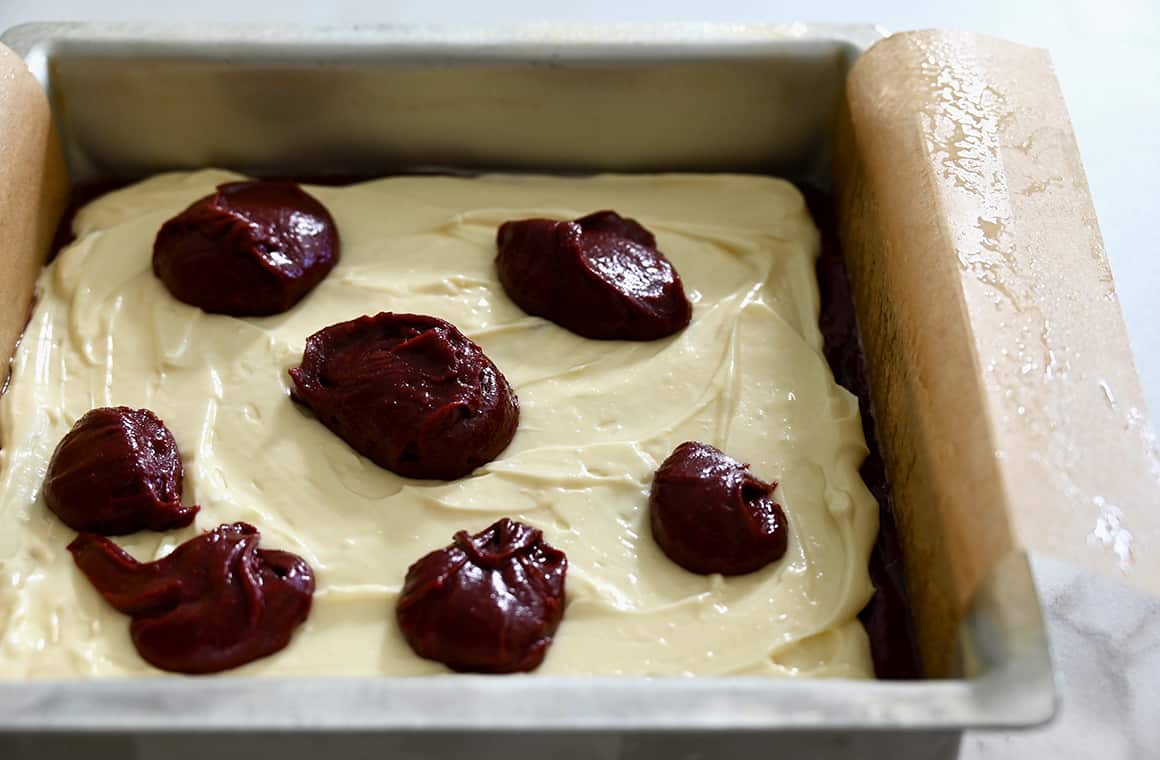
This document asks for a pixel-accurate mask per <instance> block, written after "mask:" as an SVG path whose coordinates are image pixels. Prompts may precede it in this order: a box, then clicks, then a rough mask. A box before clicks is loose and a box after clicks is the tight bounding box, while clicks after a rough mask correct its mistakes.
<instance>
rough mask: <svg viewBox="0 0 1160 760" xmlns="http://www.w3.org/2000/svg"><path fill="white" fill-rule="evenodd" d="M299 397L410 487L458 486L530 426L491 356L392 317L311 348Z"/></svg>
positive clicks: (297, 384)
mask: <svg viewBox="0 0 1160 760" xmlns="http://www.w3.org/2000/svg"><path fill="white" fill-rule="evenodd" d="M290 377H291V378H292V379H293V380H294V398H295V399H297V400H298V401H301V402H302V403H304V404H306V405H307V406H309V407H310V408H311V409H313V410H314V413H315V414H316V415H318V419H319V420H321V421H322V423H323V424H324V425H326V426H327V427H328V428H330V429H331V430H333V431H334V432H335V434H337V435H338V437H339V438H341V439H342V440H344V441H346V442H347V443H349V444H350V445H351V447H352V448H354V449H355V451H358V452H359V453H360V454H362V455H363V456H366V457H367V458H369V459H370V460H371V461H373V462H375V463H376V464H378V465H379V466H381V467H385V468H387V469H388V470H391V471H392V472H396V473H398V474H399V475H403V476H405V477H409V478H432V479H441V480H454V479H455V478H460V477H463V476H464V475H467V474H468V473H470V472H471V471H472V470H474V469H475V468H476V467H479V466H480V465H482V464H485V463H487V462H490V461H491V460H492V459H495V457H496V456H498V455H499V453H500V452H501V451H503V450H504V449H505V448H506V447H507V445H508V444H509V443H510V442H511V440H512V436H514V435H515V432H516V425H517V423H518V422H519V418H520V409H519V403H518V402H517V400H516V395H515V393H514V392H513V391H512V389H511V386H510V385H508V382H507V379H506V378H505V377H504V376H503V374H502V373H501V372H500V371H499V370H498V369H496V366H495V365H494V364H492V362H491V359H488V358H487V356H486V355H485V354H484V353H483V349H481V348H480V347H479V346H477V345H476V344H475V343H473V342H471V340H469V339H468V338H467V336H466V335H464V334H463V333H461V332H459V330H458V329H456V327H455V325H452V324H451V323H449V322H445V321H444V320H442V319H439V318H438V317H428V316H423V315H420V314H391V313H383V314H378V315H376V316H373V317H359V318H358V319H353V320H351V321H349V322H340V323H338V324H336V325H331V326H330V327H327V328H325V329H322V330H320V331H318V332H316V333H315V334H314V335H311V336H310V337H309V338H308V339H307V340H306V351H305V353H304V354H303V355H302V365H301V366H299V367H295V368H294V369H292V370H290Z"/></svg>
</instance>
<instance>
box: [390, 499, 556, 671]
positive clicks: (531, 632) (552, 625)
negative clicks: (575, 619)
mask: <svg viewBox="0 0 1160 760" xmlns="http://www.w3.org/2000/svg"><path fill="white" fill-rule="evenodd" d="M567 571H568V558H567V557H566V556H564V552H562V551H560V550H558V549H555V548H553V547H552V546H550V545H549V544H547V543H545V542H544V539H543V534H542V533H541V532H540V531H539V530H537V529H535V528H533V527H531V526H529V525H525V524H523V523H519V522H515V521H513V520H509V519H508V518H506V517H505V518H503V519H501V520H499V521H497V522H496V523H494V524H492V525H491V526H490V527H488V528H486V529H484V530H482V531H480V532H479V533H476V534H475V535H470V534H468V532H467V531H465V530H461V531H459V532H458V533H456V534H455V539H454V542H453V543H452V544H451V545H450V546H448V547H446V548H445V549H439V550H437V551H433V552H431V553H430V554H428V555H427V556H425V557H423V558H422V559H420V560H419V561H418V562H416V563H415V564H413V565H411V567H410V568H409V569H408V570H407V578H406V581H405V582H404V584H403V591H402V593H401V594H400V595H399V602H398V606H397V607H396V608H395V613H396V617H397V619H398V622H399V628H400V629H401V630H402V632H403V636H404V637H405V638H406V639H407V643H408V644H410V645H411V648H412V649H413V650H415V654H417V655H419V656H420V657H425V658H427V659H429V660H436V661H438V662H442V663H443V664H445V665H447V666H448V667H449V668H451V669H452V670H458V671H467V672H476V673H514V672H519V671H530V670H535V669H536V668H537V667H539V665H540V663H541V662H542V661H543V659H544V655H545V654H547V652H548V646H549V645H550V644H551V643H552V636H553V634H555V632H556V628H557V627H558V626H559V625H560V619H561V618H562V617H563V616H564V576H565V575H566V574H567Z"/></svg>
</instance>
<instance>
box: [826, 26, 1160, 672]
mask: <svg viewBox="0 0 1160 760" xmlns="http://www.w3.org/2000/svg"><path fill="white" fill-rule="evenodd" d="M844 108H845V111H844V114H843V117H842V120H841V123H840V126H839V130H838V141H837V148H836V157H835V180H836V185H837V188H838V192H839V195H840V208H841V212H842V221H841V227H842V230H841V232H842V237H843V240H844V243H845V249H846V256H847V259H848V262H849V266H850V271H851V279H852V284H853V289H854V292H855V302H856V308H857V313H858V318H859V322H860V327H861V331H862V337H863V341H864V344H865V349H866V354H867V362H868V365H869V370H870V388H871V393H872V396H873V404H874V407H875V416H876V419H877V423H878V426H879V430H880V433H881V439H882V446H883V449H884V451H883V454H884V457H885V459H886V462H887V466H888V468H889V472H890V475H891V478H892V481H893V488H894V496H895V503H896V505H897V506H896V508H897V511H898V521H899V525H900V532H901V536H902V541H903V548H904V550H905V551H904V555H905V557H906V570H907V576H908V583H909V586H910V590H911V594H912V599H913V602H914V605H915V613H916V617H917V622H918V627H919V634H920V639H921V642H922V645H923V650H924V659H925V661H926V666H927V671H928V674H930V675H932V676H938V675H943V674H946V673H947V672H948V669H949V667H950V657H951V651H952V641H953V636H954V635H955V631H956V630H957V628H958V625H959V623H960V622H961V620H962V618H963V615H964V611H965V610H966V608H967V606H968V605H969V603H970V599H971V596H972V594H973V593H974V591H975V589H976V587H977V586H978V584H979V583H980V581H981V580H982V579H983V578H984V577H985V576H986V575H987V573H988V572H989V570H990V569H991V568H992V567H994V566H995V564H996V562H998V561H999V560H1000V559H1001V558H1002V557H1003V556H1004V555H1006V554H1008V553H1009V552H1011V551H1013V550H1016V549H1017V548H1020V547H1022V548H1025V549H1028V550H1030V551H1032V552H1041V553H1043V554H1047V555H1051V556H1053V557H1057V558H1060V559H1063V560H1067V561H1071V562H1074V563H1076V564H1079V565H1082V566H1084V567H1087V568H1090V569H1092V570H1095V571H1098V572H1101V573H1105V574H1109V575H1112V576H1114V577H1118V578H1122V579H1124V580H1126V581H1127V582H1129V583H1131V584H1133V585H1135V586H1137V587H1139V588H1142V589H1144V590H1147V591H1151V592H1155V591H1157V589H1160V556H1158V555H1157V548H1158V542H1160V513H1158V511H1157V495H1158V488H1157V482H1158V480H1157V479H1158V475H1160V464H1158V461H1157V456H1156V449H1155V442H1154V438H1153V434H1152V428H1151V425H1150V423H1149V421H1148V418H1147V414H1146V411H1145V408H1144V400H1143V396H1142V393H1141V388H1140V383H1139V380H1138V378H1137V376H1136V371H1135V367H1134V366H1133V363H1132V357H1131V353H1130V351H1129V346H1128V339H1127V336H1126V333H1125V330H1124V324H1123V320H1122V317H1121V314H1120V308H1119V304H1118V302H1117V300H1116V294H1115V290H1114V287H1113V283H1112V276H1111V273H1110V271H1109V269H1108V262H1107V259H1106V258H1105V256H1104V248H1103V242H1102V240H1101V238H1100V233H1099V229H1098V227H1097V224H1096V219H1095V212H1094V210H1093V208H1092V203H1091V199H1090V197H1089V194H1088V187H1087V181H1086V179H1085V176H1084V172H1083V167H1082V165H1081V164H1080V159H1079V154H1078V151H1077V149H1076V144H1075V138H1074V136H1073V134H1072V131H1071V125H1070V123H1069V120H1068V116H1067V111H1066V108H1065V106H1064V103H1063V98H1062V95H1061V93H1060V90H1059V86H1058V84H1057V82H1056V80H1055V77H1054V75H1053V73H1052V69H1051V64H1050V60H1049V58H1048V55H1047V54H1046V53H1045V52H1044V51H1041V50H1033V49H1029V48H1025V47H1021V46H1019V45H1014V44H1011V43H1008V42H1003V41H1000V40H995V39H990V38H987V37H983V36H979V35H970V34H959V33H952V32H944V31H923V32H908V33H904V34H897V35H894V36H893V37H890V38H888V39H886V40H883V41H882V42H880V43H878V44H876V45H875V46H874V47H872V48H871V49H870V50H869V51H868V52H867V53H866V54H865V55H864V56H863V57H862V58H861V59H860V60H859V61H858V62H857V64H856V65H855V66H854V67H853V70H852V71H851V74H850V77H849V80H848V82H847V88H846V98H845V103H844Z"/></svg>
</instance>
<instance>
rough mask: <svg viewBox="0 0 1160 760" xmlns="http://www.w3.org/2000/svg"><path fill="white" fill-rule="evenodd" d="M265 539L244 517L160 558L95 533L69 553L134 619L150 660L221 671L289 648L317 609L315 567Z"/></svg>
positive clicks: (136, 637)
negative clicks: (313, 604)
mask: <svg viewBox="0 0 1160 760" xmlns="http://www.w3.org/2000/svg"><path fill="white" fill-rule="evenodd" d="M260 539H261V536H260V534H259V533H258V530H257V528H254V527H253V526H252V525H247V524H246V523H240V522H239V523H234V524H233V525H221V526H219V527H217V528H216V529H214V530H212V531H210V532H209V533H203V534H202V535H200V536H198V537H197V538H194V539H191V540H189V541H186V542H185V543H184V544H182V545H181V546H179V547H177V548H176V549H175V550H174V551H173V553H172V554H170V555H169V556H167V557H165V558H163V559H159V560H157V561H156V562H146V563H141V562H138V561H137V560H135V559H133V558H132V557H130V556H129V555H128V554H126V553H125V552H124V551H122V550H121V549H120V548H119V547H118V546H117V545H116V544H114V543H113V542H112V541H110V540H108V539H106V538H101V537H100V536H96V535H93V534H92V533H82V534H81V535H79V536H77V538H76V540H75V541H73V542H72V543H71V544H69V547H68V549H69V551H70V552H72V554H73V559H74V560H75V561H76V563H77V567H79V568H80V570H81V572H82V573H84V574H85V576H86V577H87V578H88V579H89V582H91V583H92V584H93V586H95V587H96V589H97V591H98V592H100V594H101V596H103V597H104V598H105V601H107V602H108V603H109V604H111V605H113V606H114V607H116V608H117V609H118V610H119V611H121V612H123V613H125V614H126V615H131V616H132V617H133V622H132V624H131V625H130V626H129V634H130V635H131V636H132V638H133V644H134V645H135V646H136V647H137V651H138V652H140V653H141V657H143V658H144V659H145V660H146V661H147V662H149V663H150V664H152V665H154V666H156V667H158V668H161V669H162V670H170V671H173V672H176V673H215V672H217V671H220V670H228V669H229V668H236V667H238V666H239V665H244V664H246V663H247V662H251V661H252V660H257V659H259V658H261V657H266V656H267V655H270V654H273V653H274V652H277V651H278V650H280V649H282V648H283V647H285V646H286V645H287V644H288V643H290V636H291V634H292V633H293V632H294V629H295V628H296V627H297V626H298V625H299V624H301V623H302V621H304V620H306V616H307V615H308V614H309V613H310V601H311V597H312V596H313V594H314V572H313V571H312V570H311V569H310V566H309V565H307V564H306V562H305V560H303V559H302V558H301V557H299V556H297V555H294V554H289V553H287V552H280V551H268V550H260V549H258V542H259V540H260Z"/></svg>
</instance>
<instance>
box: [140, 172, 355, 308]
mask: <svg viewBox="0 0 1160 760" xmlns="http://www.w3.org/2000/svg"><path fill="white" fill-rule="evenodd" d="M337 262H338V230H337V229H336V228H335V226H334V220H333V219H331V217H330V212H329V211H327V210H326V207H325V206H323V205H322V204H321V203H319V202H318V201H317V200H316V199H315V198H314V197H313V196H311V195H309V194H307V193H306V192H305V191H304V190H302V188H300V187H299V186H298V185H297V184H295V183H294V182H284V181H279V182H273V181H252V182H227V183H225V184H224V185H219V186H218V189H217V192H216V193H214V194H213V195H207V196H206V197H204V198H202V199H201V200H199V201H197V202H195V203H194V204H193V205H192V206H190V207H189V208H187V209H186V210H185V211H182V212H181V213H180V214H178V215H177V216H175V217H173V218H172V219H170V220H169V221H168V222H166V223H165V224H164V225H162V227H161V230H160V231H159V232H158V233H157V239H156V241H155V242H154V243H153V273H154V274H155V275H157V276H158V277H159V278H161V281H162V282H164V283H165V287H167V288H169V292H170V293H172V294H173V297H174V298H176V299H177V300H179V301H183V302H185V303H187V304H191V305H193V306H197V307H199V308H201V309H202V310H203V311H207V312H210V313H211V314H230V315H233V316H235V317H246V316H266V315H269V314H279V313H281V312H283V311H286V310H287V309H289V308H290V307H291V306H293V305H294V304H296V303H298V301H299V300H300V299H301V298H302V297H303V296H304V295H306V294H307V293H308V292H310V290H311V289H312V288H313V287H314V286H315V285H317V284H318V283H319V282H321V281H322V279H323V278H324V277H326V275H327V273H329V272H330V270H331V269H333V268H334V265H335V264H336V263H337Z"/></svg>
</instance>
